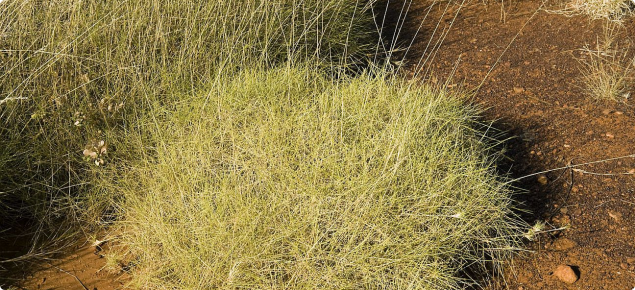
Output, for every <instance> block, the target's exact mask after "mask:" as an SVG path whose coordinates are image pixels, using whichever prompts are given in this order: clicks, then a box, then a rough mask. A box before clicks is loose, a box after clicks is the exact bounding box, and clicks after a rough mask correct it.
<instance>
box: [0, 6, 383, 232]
mask: <svg viewBox="0 0 635 290" xmlns="http://www.w3.org/2000/svg"><path fill="white" fill-rule="evenodd" d="M372 2H373V1H340V0H276V1H274V0H241V1H192V0H190V1H186V0H182V1H173V0H170V1H163V0H138V1H129V0H123V1H82V0H60V1H37V0H5V1H2V3H1V4H0V151H2V152H0V205H2V206H5V207H6V208H7V209H10V210H16V211H18V212H19V214H12V215H15V216H17V215H20V216H23V217H32V219H34V220H36V221H42V222H46V223H47V224H50V225H51V226H52V228H57V227H59V225H60V224H59V222H60V220H67V221H74V220H79V219H82V220H81V223H83V224H87V223H92V222H93V221H100V220H102V217H101V216H100V215H102V214H104V213H107V212H109V210H108V205H107V204H108V203H109V200H110V199H112V197H104V196H96V195H92V193H90V192H91V190H90V186H89V185H90V180H91V178H92V173H91V172H92V171H93V170H94V167H95V164H94V163H95V162H97V164H100V163H106V164H108V162H109V161H110V159H112V158H115V157H117V158H134V157H135V156H134V155H132V154H130V153H129V152H132V151H133V150H132V149H130V148H125V147H119V148H118V149H119V150H112V149H116V148H115V147H114V146H109V148H108V149H107V150H105V151H104V152H99V154H97V155H93V153H91V152H92V151H90V152H88V155H85V154H82V153H83V152H84V150H92V149H91V148H93V149H94V147H95V146H94V145H95V144H97V145H98V144H99V142H102V141H103V142H105V143H106V146H107V147H108V145H112V144H111V143H113V142H114V140H112V139H113V138H114V139H116V138H122V139H126V138H127V137H126V134H127V132H128V130H130V127H129V126H132V125H131V124H134V122H135V120H136V119H137V118H138V117H139V116H141V115H143V114H144V112H145V111H146V109H147V106H148V104H149V103H153V102H162V101H164V99H165V97H164V96H165V95H166V92H189V91H192V90H196V89H197V88H198V86H200V84H201V83H205V82H208V81H210V80H211V79H213V78H214V77H215V76H216V75H218V74H220V73H226V72H230V71H238V70H241V69H242V68H244V67H255V66H258V67H269V66H274V65H276V64H279V63H283V62H284V63H301V62H304V61H315V63H317V64H318V65H316V66H319V68H320V69H323V68H325V67H331V66H333V67H344V68H345V69H346V67H348V66H351V65H354V64H355V63H356V62H357V61H361V59H362V58H363V57H364V56H365V55H366V53H367V52H368V51H371V52H372V51H375V48H374V46H373V45H374V44H375V43H376V39H377V37H376V35H377V33H376V32H375V33H373V30H372V29H370V28H371V24H372V18H371V16H369V13H365V10H367V9H368V7H369V5H371V4H372ZM373 35H375V37H374V38H373V37H372V36H373ZM99 151H102V149H100V150H99ZM94 153H95V152H94ZM102 153H103V154H102ZM101 198H103V199H105V200H106V201H103V202H102V201H99V199H101ZM103 203H105V204H103ZM3 212H4V211H3ZM0 215H1V214H0ZM40 228H42V227H40Z"/></svg>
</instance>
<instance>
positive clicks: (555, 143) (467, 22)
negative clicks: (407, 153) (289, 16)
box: [24, 0, 635, 290]
mask: <svg viewBox="0 0 635 290" xmlns="http://www.w3.org/2000/svg"><path fill="white" fill-rule="evenodd" d="M502 3H503V4H504V6H501V3H494V2H493V1H491V2H490V3H488V4H487V5H485V4H483V3H481V2H477V3H473V4H470V5H468V6H465V7H462V8H461V9H460V10H457V9H456V8H457V7H456V6H453V7H451V8H450V11H445V12H444V9H445V7H446V6H445V3H442V4H439V5H436V6H433V7H431V8H430V5H429V3H428V2H426V1H418V2H416V3H412V6H411V7H410V8H409V9H410V12H409V13H408V19H407V20H406V23H405V24H404V28H403V30H404V31H402V34H401V35H400V38H402V39H403V40H404V41H407V42H410V40H412V39H413V37H414V35H415V32H416V31H417V28H418V27H419V24H420V23H421V21H422V20H423V18H424V17H427V19H426V20H425V21H424V22H423V28H422V30H421V31H420V32H419V33H417V34H416V38H414V42H413V45H412V47H411V48H410V51H409V52H408V54H407V55H406V59H405V63H406V65H407V66H410V68H411V69H414V68H415V67H416V64H417V62H418V61H419V59H420V57H421V55H422V54H423V53H424V52H426V50H427V49H426V48H427V47H429V46H431V45H429V43H430V42H429V40H430V39H438V38H439V37H445V39H444V41H443V44H442V46H441V48H440V49H438V50H436V51H435V52H434V55H435V56H434V58H433V59H430V61H429V62H428V63H427V64H426V66H424V67H423V68H421V67H419V68H417V71H413V73H418V72H420V71H427V72H432V73H433V75H434V76H435V78H434V80H437V81H438V82H440V83H443V82H447V83H448V84H449V85H450V86H463V87H465V88H467V89H475V88H477V87H478V86H479V85H480V84H481V82H483V80H484V82H483V83H482V86H481V87H480V88H479V90H478V92H477V93H476V94H475V97H474V101H475V102H477V103H478V104H481V105H482V106H484V107H486V108H488V110H487V111H486V112H485V116H484V118H485V119H489V120H496V123H495V124H494V127H496V128H499V129H505V130H507V131H508V132H509V134H510V136H514V137H513V138H512V139H511V141H510V142H509V143H508V147H507V150H508V151H507V155H508V156H509V158H510V159H512V160H513V161H511V162H509V164H510V166H509V172H510V174H511V175H512V177H515V178H521V177H524V176H527V175H531V174H534V173H537V172H543V171H548V172H545V173H544V174H538V175H533V176H530V177H527V178H523V179H521V180H520V181H519V182H518V183H517V184H516V186H518V187H520V188H523V189H526V190H527V192H526V193H523V194H521V195H520V198H521V199H522V200H521V201H522V202H523V209H524V210H527V211H528V214H526V216H525V218H526V219H527V220H528V221H530V222H538V221H544V222H546V224H547V227H546V231H547V232H546V233H544V234H542V235H541V236H540V238H539V239H537V240H536V241H534V242H531V243H529V244H528V247H529V249H530V250H531V252H528V253H523V254H521V255H520V256H519V257H517V258H516V259H515V260H514V262H513V264H512V265H510V266H509V267H508V268H507V270H506V271H505V274H504V275H503V276H502V277H498V278H497V279H495V281H494V282H492V283H491V285H489V287H490V289H514V290H516V289H518V290H521V289H523V290H530V289H633V287H635V228H634V227H633V226H632V225H633V224H635V212H634V211H633V208H634V206H635V179H634V177H633V175H632V174H633V173H635V158H633V156H632V154H635V146H634V145H633V144H635V142H634V141H635V110H634V107H633V101H632V100H628V101H625V102H612V101H595V100H593V99H591V98H589V97H588V96H586V95H585V92H584V90H583V84H582V83H581V77H582V75H581V73H580V63H579V62H578V59H579V58H580V57H581V55H580V49H581V48H583V47H584V46H585V45H587V44H589V45H590V46H591V47H593V45H594V44H595V42H596V41H597V39H598V37H599V35H600V34H601V33H602V22H601V21H600V20H593V21H592V20H590V19H589V18H587V17H584V16H574V17H569V16H565V15H561V14H556V13H548V12H547V11H545V9H544V8H546V7H545V6H544V5H543V3H542V2H541V1H537V0H527V1H513V2H511V3H509V2H507V1H505V2H502ZM402 4H403V3H402V2H401V1H396V2H394V3H391V4H390V5H389V9H391V10H393V11H396V12H395V13H394V14H392V15H393V16H394V15H399V13H400V9H401V7H402ZM428 12H429V14H428ZM395 17H396V16H395ZM437 24H439V25H440V27H439V28H438V29H437V30H436V31H438V33H432V32H433V31H435V26H436V25H437ZM444 29H448V30H447V35H446V34H442V33H440V32H441V31H444ZM623 29H625V30H626V31H627V32H626V33H624V34H623V35H622V37H623V38H624V39H623V40H624V41H626V42H632V41H633V40H635V37H633V35H635V19H634V18H628V19H627V20H625V23H624V28H623ZM428 50H429V49H428ZM426 53H431V52H430V51H427V52H426ZM490 70H491V73H490V74H489V75H488V72H489V71H490ZM424 76H426V75H424ZM631 93H632V94H635V92H631ZM629 155H630V156H631V157H625V158H619V159H615V158H616V157H623V156H629ZM599 160H606V161H604V162H599V163H593V164H589V165H585V166H579V167H575V168H566V167H568V166H570V165H576V164H584V163H588V162H594V161H599ZM563 167H565V168H566V169H561V170H554V171H550V170H552V169H556V168H563ZM505 170H506V169H505ZM102 261H103V259H99V255H95V254H94V250H93V249H90V248H86V247H84V248H78V249H77V250H76V252H75V253H73V254H71V255H70V257H69V258H68V259H65V260H63V262H62V263H59V264H56V263H53V265H55V266H56V267H57V268H56V267H50V268H49V269H47V270H44V271H40V272H37V273H35V274H34V275H32V276H29V277H26V283H25V284H24V287H25V288H24V289H84V288H81V287H83V286H81V285H80V284H78V283H77V280H78V279H79V280H81V281H82V282H83V284H84V285H85V286H86V287H87V288H88V289H100V290H101V289H118V288H120V287H121V285H122V284H121V283H122V282H121V281H122V279H123V280H125V279H124V278H121V277H120V278H116V277H115V276H100V275H102V274H100V273H101V272H99V270H100V269H101V268H102V267H103V266H104V262H102ZM58 268H59V269H64V270H65V271H67V272H69V273H72V275H69V274H68V273H65V272H62V271H60V270H58ZM563 269H564V270H563ZM562 271H564V272H566V275H567V278H566V279H567V281H568V282H570V283H567V282H565V281H563V278H559V277H560V276H561V275H560V274H558V273H560V272H562ZM572 273H573V274H574V275H575V276H576V277H574V278H575V279H573V278H572V276H571V274H572ZM104 275H105V274H104ZM108 275H110V274H108ZM76 278H77V279H76ZM574 280H575V281H574Z"/></svg>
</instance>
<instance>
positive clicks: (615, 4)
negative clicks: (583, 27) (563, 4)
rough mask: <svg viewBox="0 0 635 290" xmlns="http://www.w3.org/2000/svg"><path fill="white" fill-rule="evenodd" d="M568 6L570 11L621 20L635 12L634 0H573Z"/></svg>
mask: <svg viewBox="0 0 635 290" xmlns="http://www.w3.org/2000/svg"><path fill="white" fill-rule="evenodd" d="M567 6H568V9H567V10H568V11H569V12H573V13H582V14H585V15H588V16H590V17H592V18H593V19H608V20H612V21H620V20H621V19H623V18H624V17H625V16H627V15H631V14H632V13H633V12H632V11H633V7H634V6H635V2H633V1H632V0H572V1H571V2H569V3H568V5H567Z"/></svg>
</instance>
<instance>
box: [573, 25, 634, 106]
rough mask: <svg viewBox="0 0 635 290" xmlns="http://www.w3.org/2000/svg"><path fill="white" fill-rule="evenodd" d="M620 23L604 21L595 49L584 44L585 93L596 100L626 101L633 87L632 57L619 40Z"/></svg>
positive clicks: (583, 70) (583, 77)
mask: <svg viewBox="0 0 635 290" xmlns="http://www.w3.org/2000/svg"><path fill="white" fill-rule="evenodd" d="M620 28H621V27H620V26H618V25H610V24H607V25H606V26H605V28H604V32H603V35H602V37H601V38H598V39H597V44H596V45H595V48H594V49H592V48H589V47H585V48H584V49H583V50H582V52H583V56H582V58H580V60H579V62H580V64H581V71H582V74H583V76H582V82H583V84H584V88H585V90H586V93H587V94H588V95H589V96H590V97H591V98H594V99H596V100H613V101H622V102H626V101H628V99H629V97H630V93H631V89H632V88H635V57H633V56H632V54H629V51H628V47H627V48H624V47H621V46H620V43H619V39H620V37H619V33H618V32H619V30H620Z"/></svg>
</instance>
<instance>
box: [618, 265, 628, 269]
mask: <svg viewBox="0 0 635 290" xmlns="http://www.w3.org/2000/svg"><path fill="white" fill-rule="evenodd" d="M620 268H622V269H624V270H628V265H627V264H626V263H620Z"/></svg>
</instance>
